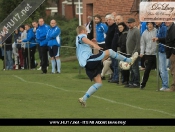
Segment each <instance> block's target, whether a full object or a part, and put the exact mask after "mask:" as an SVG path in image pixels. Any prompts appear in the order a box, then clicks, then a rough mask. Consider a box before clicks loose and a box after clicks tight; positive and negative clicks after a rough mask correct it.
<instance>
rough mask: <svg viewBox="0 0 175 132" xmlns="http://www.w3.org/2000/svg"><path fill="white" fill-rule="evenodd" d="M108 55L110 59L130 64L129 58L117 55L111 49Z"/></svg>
mask: <svg viewBox="0 0 175 132" xmlns="http://www.w3.org/2000/svg"><path fill="white" fill-rule="evenodd" d="M109 54H110V57H112V58H115V59H117V60H121V61H124V62H128V63H130V62H131V58H127V57H125V56H123V55H121V54H119V53H118V52H115V51H113V50H112V49H109Z"/></svg>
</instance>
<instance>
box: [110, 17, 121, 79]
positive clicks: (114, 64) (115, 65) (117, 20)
mask: <svg viewBox="0 0 175 132" xmlns="http://www.w3.org/2000/svg"><path fill="white" fill-rule="evenodd" d="M121 22H123V17H122V16H121V15H117V16H116V17H115V23H116V27H115V33H114V38H113V40H112V45H111V48H112V49H113V50H114V51H117V48H118V47H119V45H118V39H119V30H118V24H119V23H121ZM111 67H112V69H113V72H114V73H115V75H114V76H117V77H118V78H119V72H120V68H119V67H118V60H113V61H112V65H111ZM114 68H115V69H114ZM114 70H115V71H114ZM121 80H122V82H123V77H122V75H121Z"/></svg>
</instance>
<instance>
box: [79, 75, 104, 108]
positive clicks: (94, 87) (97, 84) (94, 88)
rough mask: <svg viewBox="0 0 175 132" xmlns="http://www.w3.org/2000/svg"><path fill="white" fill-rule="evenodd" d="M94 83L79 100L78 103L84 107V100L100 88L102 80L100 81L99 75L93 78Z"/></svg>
mask: <svg viewBox="0 0 175 132" xmlns="http://www.w3.org/2000/svg"><path fill="white" fill-rule="evenodd" d="M94 82H95V84H93V85H92V86H91V87H90V88H89V89H88V90H87V92H86V93H85V95H84V96H83V97H82V98H79V102H80V103H81V105H82V106H84V107H86V100H87V99H88V98H89V97H90V96H91V95H92V94H94V93H95V92H96V91H97V90H98V89H99V88H100V87H101V86H102V80H101V75H100V74H98V75H97V76H96V77H94Z"/></svg>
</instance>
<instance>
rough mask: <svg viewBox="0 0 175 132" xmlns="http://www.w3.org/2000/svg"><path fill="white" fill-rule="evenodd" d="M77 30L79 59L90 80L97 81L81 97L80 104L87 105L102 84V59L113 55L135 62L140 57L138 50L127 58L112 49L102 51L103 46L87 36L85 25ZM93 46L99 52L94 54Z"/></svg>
mask: <svg viewBox="0 0 175 132" xmlns="http://www.w3.org/2000/svg"><path fill="white" fill-rule="evenodd" d="M76 30H77V34H78V35H77V37H76V47H77V48H76V54H77V59H78V61H79V64H80V66H81V67H85V68H86V74H87V75H88V77H89V78H90V80H91V81H92V80H94V82H95V84H93V85H92V86H91V87H90V88H89V89H88V91H87V92H86V93H85V95H84V96H83V97H81V98H79V102H80V104H81V105H82V106H84V107H86V100H87V99H88V98H89V97H90V96H91V95H92V94H93V93H95V92H96V91H97V90H98V89H99V88H100V87H101V86H102V80H101V75H100V73H101V69H102V68H101V66H102V61H104V60H105V59H107V58H108V57H111V58H115V59H118V60H122V61H124V62H128V63H130V64H133V63H134V61H135V60H136V59H137V57H138V52H135V53H134V54H133V55H132V57H131V58H127V57H125V56H123V55H121V54H119V53H117V52H115V51H113V50H112V49H108V50H105V51H102V50H101V49H102V48H101V47H99V46H98V45H97V44H94V43H93V42H92V41H90V40H89V39H88V38H87V30H86V27H85V26H78V27H77V29H76ZM91 47H93V48H94V49H97V50H99V53H98V54H95V55H94V54H93V53H92V48H91Z"/></svg>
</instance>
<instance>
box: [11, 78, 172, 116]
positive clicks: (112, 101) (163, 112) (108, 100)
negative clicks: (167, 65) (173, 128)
mask: <svg viewBox="0 0 175 132" xmlns="http://www.w3.org/2000/svg"><path fill="white" fill-rule="evenodd" d="M13 76H14V77H16V78H18V79H19V80H21V81H23V82H26V83H35V84H40V85H46V86H49V87H52V88H55V89H59V90H62V91H65V92H81V93H82V92H83V93H85V92H84V91H72V90H65V89H63V88H59V87H56V86H54V85H50V84H45V83H39V82H30V81H26V80H24V79H23V78H21V77H19V76H16V75H13ZM92 96H93V97H95V98H98V99H101V100H105V101H107V102H110V103H115V104H119V105H125V106H128V107H132V108H136V109H139V110H146V111H154V112H159V113H162V114H165V115H169V116H173V117H175V114H171V113H168V112H165V111H161V110H156V109H145V108H142V107H138V106H134V105H130V104H127V103H121V102H117V101H114V100H111V99H107V98H103V97H99V96H96V95H92Z"/></svg>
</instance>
